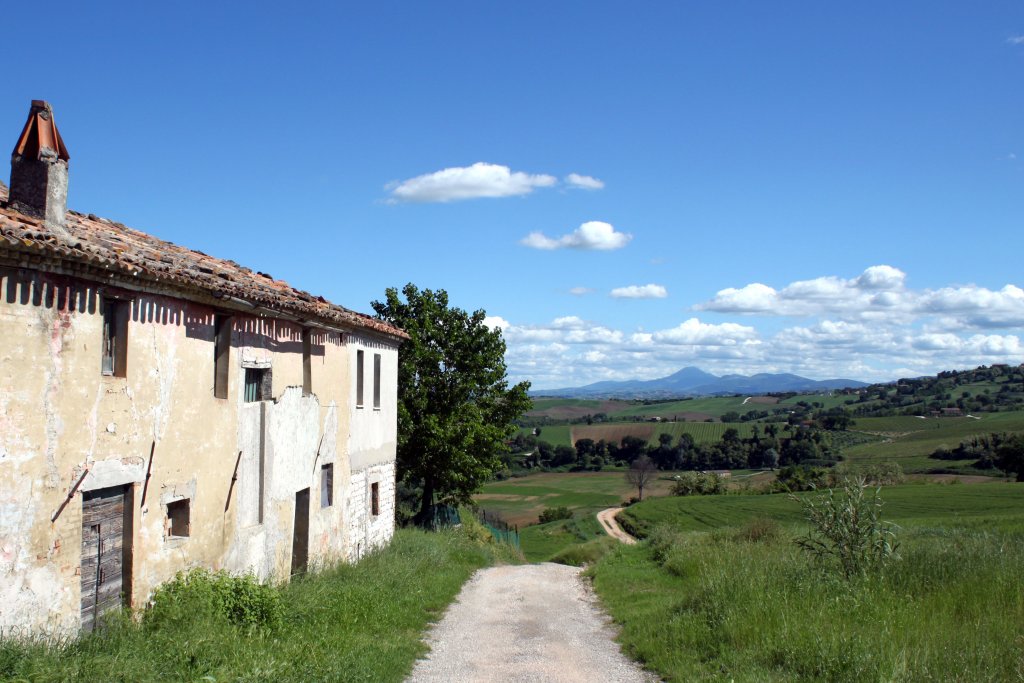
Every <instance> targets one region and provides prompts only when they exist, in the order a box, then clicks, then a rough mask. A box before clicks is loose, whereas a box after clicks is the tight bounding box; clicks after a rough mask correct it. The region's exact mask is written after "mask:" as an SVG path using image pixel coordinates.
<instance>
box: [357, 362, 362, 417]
mask: <svg viewBox="0 0 1024 683" xmlns="http://www.w3.org/2000/svg"><path fill="white" fill-rule="evenodd" d="M356 407H357V408H362V407H363V352H362V351H356Z"/></svg>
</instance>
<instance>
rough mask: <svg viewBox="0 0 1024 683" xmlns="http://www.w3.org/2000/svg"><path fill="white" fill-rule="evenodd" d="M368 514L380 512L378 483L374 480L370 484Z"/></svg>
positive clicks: (375, 514)
mask: <svg viewBox="0 0 1024 683" xmlns="http://www.w3.org/2000/svg"><path fill="white" fill-rule="evenodd" d="M370 514H372V515H373V516H374V517H376V516H377V515H379V514H380V484H378V483H376V482H374V483H372V484H370Z"/></svg>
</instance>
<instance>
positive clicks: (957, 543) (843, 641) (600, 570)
mask: <svg viewBox="0 0 1024 683" xmlns="http://www.w3.org/2000/svg"><path fill="white" fill-rule="evenodd" d="M751 524H763V522H762V521H755V522H751ZM748 526H749V525H748ZM901 540H902V544H903V545H902V548H901V555H902V558H901V559H900V560H899V561H897V562H894V563H892V564H891V565H890V566H889V567H888V568H887V570H886V571H885V572H884V573H881V574H868V575H864V576H855V577H853V578H852V580H849V581H847V580H844V579H842V578H840V575H837V574H836V573H835V572H828V571H825V570H823V569H822V568H821V567H820V566H819V565H816V564H815V563H813V562H811V561H810V559H809V558H807V557H805V556H804V555H805V553H801V552H800V550H799V549H798V548H797V546H796V545H795V544H794V543H793V531H792V530H789V529H786V528H783V530H782V532H781V533H779V532H778V530H771V532H770V533H764V532H763V530H753V529H746V528H733V529H727V528H724V529H720V530H717V531H714V532H710V533H701V532H682V531H678V530H675V529H672V528H669V527H664V526H662V527H658V528H656V529H655V530H653V531H652V533H651V535H650V538H649V540H648V542H647V543H644V544H641V545H639V546H635V547H620V548H617V549H615V550H614V551H613V552H612V553H610V554H608V555H606V556H605V557H604V558H603V559H601V560H600V561H598V563H597V564H596V565H595V566H594V567H593V568H592V569H591V570H590V572H591V574H592V575H593V577H594V585H595V587H596V589H597V592H598V594H599V595H600V596H601V598H602V600H603V601H604V602H605V604H606V605H607V606H608V607H609V609H610V611H611V613H612V615H613V617H614V618H615V620H616V621H618V622H619V623H620V624H621V625H622V635H621V639H622V641H623V643H624V645H625V648H626V650H627V651H628V652H629V653H630V654H632V655H633V656H634V657H636V658H637V659H639V660H640V661H643V662H644V663H646V664H647V665H648V666H649V667H650V668H653V669H654V670H656V671H657V672H658V673H660V674H661V675H663V676H665V677H666V678H667V679H668V680H674V681H694V680H730V679H732V680H737V681H739V680H743V681H794V680H795V681H929V680H936V681H1013V680H1022V678H1024V582H1022V581H1021V573H1020V572H1021V567H1024V534H1021V533H1020V532H1019V531H1017V532H1012V533H1006V532H986V531H977V530H966V529H962V528H941V527H939V528H927V527H918V528H914V529H910V530H906V531H905V532H904V533H903V534H902V535H901Z"/></svg>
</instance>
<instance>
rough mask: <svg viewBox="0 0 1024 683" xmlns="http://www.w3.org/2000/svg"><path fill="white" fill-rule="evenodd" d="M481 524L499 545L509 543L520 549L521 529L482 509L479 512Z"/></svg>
mask: <svg viewBox="0 0 1024 683" xmlns="http://www.w3.org/2000/svg"><path fill="white" fill-rule="evenodd" d="M479 516H480V522H481V523H482V524H483V525H484V526H485V527H487V529H488V530H489V531H490V532H491V535H493V536H494V539H495V540H496V541H498V542H499V543H507V544H509V545H510V546H512V547H514V548H517V549H519V548H520V545H519V527H518V526H513V525H511V524H509V523H508V522H506V521H505V520H504V519H502V518H501V516H500V515H498V514H497V513H494V512H489V511H487V510H484V509H481V510H480V512H479Z"/></svg>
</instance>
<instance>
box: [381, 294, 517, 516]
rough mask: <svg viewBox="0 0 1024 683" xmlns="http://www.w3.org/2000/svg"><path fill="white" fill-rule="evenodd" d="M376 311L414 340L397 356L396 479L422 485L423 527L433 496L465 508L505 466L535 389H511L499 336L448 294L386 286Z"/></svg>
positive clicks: (480, 316)
mask: <svg viewBox="0 0 1024 683" xmlns="http://www.w3.org/2000/svg"><path fill="white" fill-rule="evenodd" d="M402 297H404V300H403V298H402ZM371 305H372V306H373V310H374V311H375V312H376V314H377V317H378V318H379V319H380V320H384V321H387V322H389V323H391V324H393V325H397V326H399V327H401V328H402V329H404V330H405V331H406V332H407V333H408V334H409V337H410V338H409V340H408V341H407V342H405V343H404V344H403V345H402V347H401V349H400V350H399V353H398V477H399V478H400V479H402V480H404V481H406V482H407V483H409V484H412V485H415V486H419V487H422V489H421V490H422V495H421V497H420V509H419V512H418V513H417V514H416V521H417V522H418V523H420V524H425V523H426V522H427V521H428V520H429V517H430V512H431V510H430V508H431V506H432V505H433V503H434V500H435V497H436V499H437V500H438V501H439V502H443V503H460V502H468V500H469V497H470V496H471V495H472V494H473V493H474V492H475V491H477V490H478V489H479V488H480V486H481V485H482V484H483V483H484V482H485V481H486V480H487V478H488V477H489V476H490V475H491V473H492V472H493V471H494V470H495V469H496V468H497V467H498V466H500V458H499V456H500V454H501V453H502V452H503V451H504V450H505V449H506V446H505V440H506V439H508V438H509V437H511V436H512V434H514V433H515V431H516V426H515V424H513V420H515V419H516V418H517V417H519V416H520V415H521V414H522V413H524V412H525V411H527V410H529V408H530V405H531V402H530V399H529V397H528V396H527V394H526V392H527V390H528V389H529V388H530V383H529V382H520V383H519V384H516V385H515V386H511V387H510V386H509V384H508V380H507V378H506V368H505V341H504V339H502V336H501V330H499V329H497V328H495V329H491V328H489V327H488V326H487V325H485V324H484V317H485V315H486V314H485V313H484V311H482V310H478V311H475V312H473V313H467V312H466V311H463V310H462V309H460V308H454V307H451V306H449V305H448V293H447V292H445V291H444V290H443V289H439V290H436V291H431V290H429V289H425V290H422V291H420V290H419V289H418V288H417V287H416V286H415V285H413V284H412V283H410V284H407V285H406V286H405V287H404V288H402V292H401V296H400V295H399V292H398V290H396V289H395V288H393V287H389V288H388V289H387V290H386V292H385V300H384V301H374V302H373V303H372V304H371Z"/></svg>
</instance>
